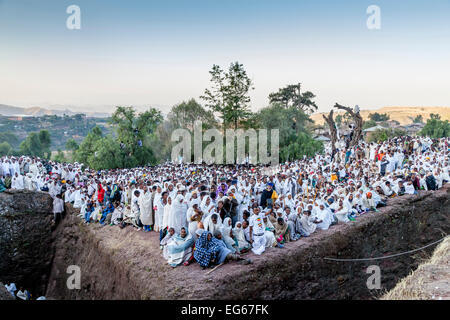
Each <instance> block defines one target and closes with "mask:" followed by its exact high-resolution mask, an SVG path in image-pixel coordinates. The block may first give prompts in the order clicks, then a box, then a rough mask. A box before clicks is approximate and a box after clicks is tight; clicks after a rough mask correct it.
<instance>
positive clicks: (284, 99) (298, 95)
mask: <svg viewBox="0 0 450 320" xmlns="http://www.w3.org/2000/svg"><path fill="white" fill-rule="evenodd" d="M315 97H316V96H315V95H314V94H313V93H312V92H311V91H305V92H303V93H302V92H301V83H299V84H291V85H287V86H286V87H284V88H280V89H278V92H274V93H271V94H270V95H269V102H270V103H271V104H279V105H282V106H283V107H284V108H289V107H295V108H297V109H301V110H303V112H305V113H309V114H311V113H313V112H315V111H317V105H316V103H315V102H314V101H313V99H314V98H315Z"/></svg>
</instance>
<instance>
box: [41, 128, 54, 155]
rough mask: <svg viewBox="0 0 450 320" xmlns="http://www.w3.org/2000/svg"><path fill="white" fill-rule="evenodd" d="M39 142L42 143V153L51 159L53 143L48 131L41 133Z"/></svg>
mask: <svg viewBox="0 0 450 320" xmlns="http://www.w3.org/2000/svg"><path fill="white" fill-rule="evenodd" d="M39 141H40V142H41V148H42V152H43V153H44V155H46V156H47V158H50V155H51V151H50V145H51V143H52V140H51V138H50V132H48V130H41V131H39Z"/></svg>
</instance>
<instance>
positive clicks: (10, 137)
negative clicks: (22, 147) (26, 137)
mask: <svg viewBox="0 0 450 320" xmlns="http://www.w3.org/2000/svg"><path fill="white" fill-rule="evenodd" d="M1 142H7V143H8V144H9V145H10V146H11V147H18V146H19V138H18V137H17V136H16V135H15V134H14V133H12V132H10V131H6V132H0V143H1Z"/></svg>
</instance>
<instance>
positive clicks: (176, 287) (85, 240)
mask: <svg viewBox="0 0 450 320" xmlns="http://www.w3.org/2000/svg"><path fill="white" fill-rule="evenodd" d="M449 190H450V188H449V187H446V188H444V189H441V190H440V191H437V192H434V193H433V194H431V193H430V192H423V193H422V195H420V196H419V197H417V196H403V197H401V198H397V199H392V200H390V202H389V206H388V207H386V208H381V209H380V211H379V212H370V213H367V214H365V215H363V216H360V217H358V218H357V220H356V221H354V222H350V223H347V224H339V225H336V226H333V227H331V228H330V229H329V230H326V231H323V230H318V231H317V232H315V233H314V234H313V235H312V236H311V237H308V238H301V239H300V240H298V241H295V242H290V243H287V244H286V246H285V248H283V249H280V248H267V249H266V252H264V253H263V254H262V255H261V256H256V255H254V254H253V253H251V252H250V253H248V254H246V255H245V258H248V259H251V260H252V262H253V263H252V264H250V265H242V264H238V263H236V262H232V263H227V264H224V265H222V266H221V267H219V268H218V269H216V270H215V271H213V272H209V270H202V269H201V268H200V266H199V265H198V264H196V263H193V264H191V265H189V266H179V267H177V268H172V267H170V266H169V265H168V264H167V262H166V261H165V260H164V258H163V257H162V253H161V250H160V248H159V234H157V233H156V232H148V233H145V232H143V231H142V230H141V231H136V229H134V228H132V227H126V228H125V229H120V228H118V227H117V226H100V225H98V224H95V225H85V224H83V223H82V222H81V220H80V218H79V217H77V216H75V213H76V211H74V210H73V209H72V211H73V212H70V211H71V210H69V214H68V217H66V219H65V221H64V225H63V226H62V227H61V228H62V229H61V230H60V233H61V234H60V235H59V237H60V243H59V244H58V245H57V249H56V256H55V263H54V266H53V270H52V274H51V277H50V282H49V289H48V295H49V296H51V295H53V296H54V297H55V298H69V299H210V298H217V297H222V298H229V299H235V298H237V299H241V298H244V299H247V298H269V299H270V298H292V299H296V298H298V297H303V296H309V295H314V294H315V292H316V291H317V290H322V289H323V290H325V291H327V292H328V293H327V294H333V293H331V291H332V290H334V289H333V288H339V286H341V285H340V284H339V286H338V285H336V287H334V284H333V285H330V288H328V289H327V288H322V286H323V285H322V284H321V283H320V280H317V278H320V277H321V276H320V272H324V274H328V273H330V274H332V276H333V277H336V278H338V279H342V278H343V277H344V278H345V277H346V276H345V274H346V272H347V270H348V267H347V266H338V265H330V263H329V262H328V263H326V262H323V257H325V256H332V257H333V256H334V257H336V255H339V254H341V253H342V254H345V255H347V256H348V254H352V253H351V252H352V246H359V247H361V249H360V250H359V251H358V250H356V251H355V252H354V253H353V254H354V255H355V256H352V258H365V257H367V255H369V254H373V255H374V256H376V255H382V254H392V253H394V252H387V249H386V247H389V250H394V247H395V246H397V248H398V249H397V250H400V249H401V248H403V247H400V244H398V243H395V245H394V243H392V244H390V242H389V240H388V239H384V238H383V235H377V232H378V233H379V229H380V227H379V225H376V224H377V223H378V224H380V223H381V224H386V223H387V222H386V221H387V220H386V219H387V218H386V219H385V220H386V221H382V222H380V221H378V220H380V219H379V216H382V215H385V216H388V215H387V213H389V219H391V220H392V219H394V218H395V219H397V212H400V211H403V212H404V213H402V214H401V216H402V217H403V218H404V219H406V220H405V221H407V217H406V216H407V215H408V214H409V212H410V211H411V210H415V208H414V206H415V205H414V203H418V204H419V203H420V201H422V200H421V199H425V200H423V201H427V203H426V204H424V205H426V206H430V205H433V206H438V207H439V206H441V207H440V209H438V210H443V209H442V203H439V201H436V199H437V198H438V197H443V196H445V195H447V194H448V192H449ZM427 197H428V198H427ZM417 201H419V202H417ZM441 202H442V201H441ZM419 210H423V208H420V209H419ZM433 210H436V209H433ZM444 210H445V209H444ZM418 214H420V213H418ZM402 217H400V218H402ZM405 217H406V218H405ZM430 217H432V215H430ZM403 218H402V219H403ZM383 219H384V218H383ZM441 219H442V217H441ZM443 219H445V218H443ZM446 222H448V221H446ZM394 223H396V222H394ZM426 225H429V223H428V224H426ZM420 227H421V228H422V227H424V226H420ZM444 227H445V228H447V225H446V226H444ZM405 228H410V226H405ZM417 228H419V226H417ZM391 231H392V232H394V235H395V232H396V230H391ZM368 232H370V233H371V237H376V238H373V239H376V241H377V242H380V243H381V242H383V245H379V246H380V247H383V248H382V249H380V250H378V249H377V251H373V248H372V247H369V246H367V245H366V244H361V242H364V239H361V235H362V237H364V233H368ZM405 232H406V231H405ZM352 233H355V234H356V233H358V234H359V238H355V239H353V238H351V237H350V238H348V239H347V236H346V235H351V234H352ZM397 236H398V235H397ZM435 236H436V235H435ZM420 237H421V239H422V241H424V242H426V241H430V239H432V238H431V235H430V234H429V232H427V234H426V235H421V236H420ZM401 239H403V237H401ZM374 241H375V240H374ZM407 245H408V244H406V243H403V244H402V246H407ZM432 249H434V248H432ZM341 251H342V252H341ZM349 252H350V253H349ZM361 255H366V256H361ZM299 259H301V260H302V261H299ZM303 260H304V261H303ZM319 260H320V262H318V261H319ZM295 261H299V262H298V263H299V266H298V268H301V269H302V270H305V272H310V273H311V276H310V278H308V277H306V276H303V278H304V279H303V278H302V279H297V278H296V279H297V280H298V283H297V284H295V283H294V284H292V285H293V286H301V287H302V290H303V291H304V292H303V293H302V295H301V296H298V295H297V293H291V295H289V296H287V295H286V293H285V292H283V286H285V284H283V283H285V282H286V281H288V282H289V281H291V280H290V279H294V278H295V277H296V275H295V274H293V273H298V272H297V271H295V270H292V271H290V270H287V269H286V276H285V278H284V279H283V276H284V275H283V274H282V273H283V272H284V271H283V270H284V269H283V268H285V266H286V265H289V264H291V265H292V264H293V263H296V262H295ZM69 264H77V265H80V267H81V269H82V272H83V276H82V279H83V280H82V290H80V291H79V292H73V291H72V292H67V291H65V292H63V291H64V290H63V289H62V286H61V285H60V283H61V282H62V281H63V280H64V279H63V274H64V271H63V269H64V268H65V267H66V266H67V265H69ZM319 264H320V266H319ZM405 264H410V261H408V262H405ZM395 267H396V268H401V267H402V266H401V265H399V266H395ZM317 268H318V269H323V270H319V271H317V272H319V273H317V272H316V270H315V269H317ZM358 268H359V269H363V267H362V266H361V267H358ZM291 269H292V267H291ZM403 269H404V268H403ZM299 270H300V269H299ZM351 272H355V271H354V270H351ZM358 272H360V270H358ZM408 272H409V271H408ZM280 273H281V274H280ZM274 274H276V277H278V278H277V279H276V281H275V280H274V287H276V286H277V285H278V286H280V288H279V289H276V290H277V292H278V293H276V294H273V293H272V292H271V293H267V296H264V295H259V296H255V293H254V292H252V288H251V287H252V285H254V286H255V287H256V286H259V282H261V283H263V282H267V281H268V282H270V281H271V279H272V277H274ZM105 276H106V277H105ZM404 276H406V274H405V275H401V274H400V275H399V277H404ZM288 277H289V278H288ZM239 279H242V281H244V280H245V282H246V285H245V286H243V287H240V283H241V282H242V281H239ZM399 279H400V278H399ZM399 279H398V280H399ZM297 280H295V281H297ZM398 280H397V279H396V278H395V279H394V278H393V279H392V280H391V281H398ZM58 283H59V284H58ZM395 283H396V282H395ZM395 283H393V284H392V286H391V288H392V287H393V286H394V284H395ZM349 286H350V287H351V284H350V283H349ZM317 287H318V288H317ZM230 288H231V289H230ZM232 288H235V290H237V291H241V292H239V293H236V292H234V293H231V292H229V291H230V290H233V289H232ZM291 289H292V290H291V291H295V290H297V289H295V288H291ZM389 289H390V288H389ZM274 290H275V289H274ZM352 290H353V289H352ZM286 292H289V290H286ZM352 294H353V295H356V294H357V293H356V292H353V293H352ZM274 295H275V297H274ZM62 296H63V297H62ZM325 296H326V295H325ZM350 298H351V296H350Z"/></svg>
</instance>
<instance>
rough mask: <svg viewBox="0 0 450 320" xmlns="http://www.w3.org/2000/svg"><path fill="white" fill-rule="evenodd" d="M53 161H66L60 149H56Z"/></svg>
mask: <svg viewBox="0 0 450 320" xmlns="http://www.w3.org/2000/svg"><path fill="white" fill-rule="evenodd" d="M53 160H54V161H56V162H60V163H62V162H66V161H67V159H66V157H65V156H64V152H62V151H61V149H58V153H57V154H56V155H54V156H53Z"/></svg>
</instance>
